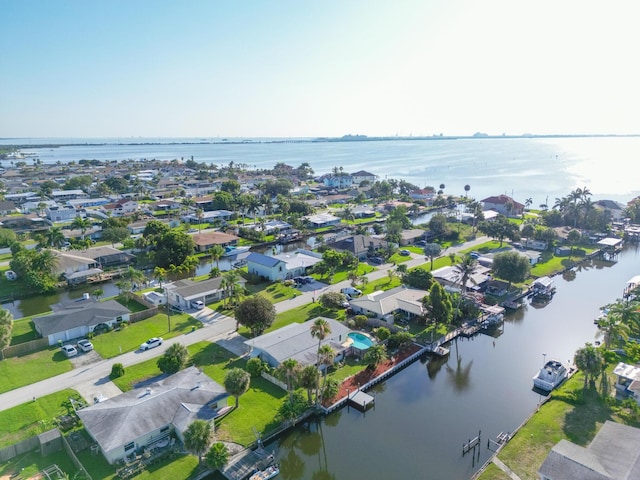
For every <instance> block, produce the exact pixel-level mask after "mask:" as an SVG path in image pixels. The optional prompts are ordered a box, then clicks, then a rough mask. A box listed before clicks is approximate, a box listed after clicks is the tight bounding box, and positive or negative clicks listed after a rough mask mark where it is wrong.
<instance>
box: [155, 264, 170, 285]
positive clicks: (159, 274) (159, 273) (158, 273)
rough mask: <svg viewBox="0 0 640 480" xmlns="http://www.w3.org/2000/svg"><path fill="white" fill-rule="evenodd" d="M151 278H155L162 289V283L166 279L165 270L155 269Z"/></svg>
mask: <svg viewBox="0 0 640 480" xmlns="http://www.w3.org/2000/svg"><path fill="white" fill-rule="evenodd" d="M153 278H155V279H156V280H157V281H158V283H159V284H160V286H161V287H162V282H164V281H165V280H166V279H167V270H166V269H165V268H162V267H156V268H154V269H153Z"/></svg>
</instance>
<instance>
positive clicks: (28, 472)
mask: <svg viewBox="0 0 640 480" xmlns="http://www.w3.org/2000/svg"><path fill="white" fill-rule="evenodd" d="M51 465H57V466H58V467H60V470H62V472H64V473H66V474H67V475H68V477H67V478H84V477H75V476H74V475H75V473H76V472H78V469H77V468H76V467H75V465H74V464H73V462H72V461H71V459H70V458H69V455H67V453H66V452H65V451H64V450H62V451H59V452H55V453H51V454H49V455H47V456H46V457H43V456H42V455H40V451H39V450H33V451H31V452H28V453H24V454H22V455H18V456H17V457H14V458H12V459H11V460H9V461H8V462H6V463H4V464H2V465H1V466H0V478H16V479H20V478H36V474H37V473H38V472H40V471H42V470H44V469H45V468H47V467H50V466H51ZM94 478H105V477H94Z"/></svg>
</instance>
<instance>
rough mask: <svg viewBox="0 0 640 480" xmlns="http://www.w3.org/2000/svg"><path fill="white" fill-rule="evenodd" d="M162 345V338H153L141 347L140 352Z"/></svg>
mask: <svg viewBox="0 0 640 480" xmlns="http://www.w3.org/2000/svg"><path fill="white" fill-rule="evenodd" d="M160 345H162V337H153V338H150V339H149V340H147V341H146V342H144V343H143V344H142V345H140V350H143V351H144V350H149V349H150V348H155V347H159V346H160Z"/></svg>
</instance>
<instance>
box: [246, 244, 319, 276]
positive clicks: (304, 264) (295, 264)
mask: <svg viewBox="0 0 640 480" xmlns="http://www.w3.org/2000/svg"><path fill="white" fill-rule="evenodd" d="M245 260H246V261H247V269H248V272H249V273H250V274H252V275H257V276H258V277H260V278H264V279H267V280H270V281H272V282H276V281H279V280H290V279H292V278H294V277H297V276H302V275H306V274H307V273H308V270H309V269H310V268H312V267H313V266H314V265H315V264H317V263H319V262H321V261H322V256H321V255H320V254H318V253H315V252H311V251H308V250H302V249H298V250H296V251H295V252H287V253H282V254H279V255H274V256H268V255H264V254H262V253H258V252H251V253H250V254H249V255H248V256H247V257H246V258H245Z"/></svg>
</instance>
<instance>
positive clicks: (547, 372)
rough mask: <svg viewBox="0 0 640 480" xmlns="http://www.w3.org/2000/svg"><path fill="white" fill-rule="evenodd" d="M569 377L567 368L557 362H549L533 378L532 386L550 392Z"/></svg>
mask: <svg viewBox="0 0 640 480" xmlns="http://www.w3.org/2000/svg"><path fill="white" fill-rule="evenodd" d="M568 375H569V370H568V369H567V367H566V366H565V365H564V364H563V363H562V362H559V361H558V360H549V361H548V362H547V363H545V364H544V366H543V367H542V368H541V369H540V371H539V372H538V373H537V374H536V375H535V376H534V377H533V386H534V387H535V388H538V389H540V390H543V391H545V392H550V391H551V390H553V389H554V388H556V387H557V386H558V385H560V384H561V383H562V382H563V381H564V380H565V379H566V378H567V376H568Z"/></svg>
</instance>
